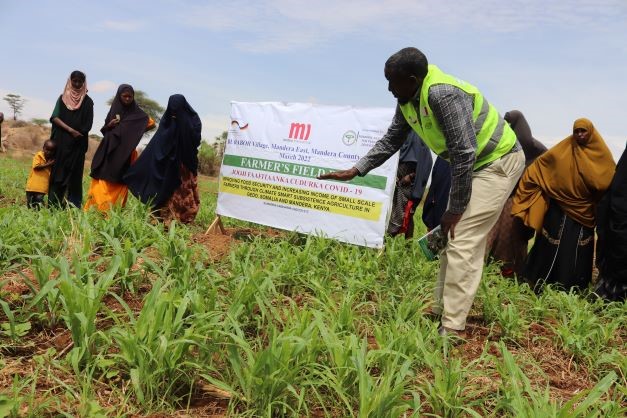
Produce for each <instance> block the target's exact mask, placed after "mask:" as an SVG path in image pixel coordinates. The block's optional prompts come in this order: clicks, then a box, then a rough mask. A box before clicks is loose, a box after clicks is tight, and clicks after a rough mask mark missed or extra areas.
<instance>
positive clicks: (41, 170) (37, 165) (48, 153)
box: [26, 140, 57, 209]
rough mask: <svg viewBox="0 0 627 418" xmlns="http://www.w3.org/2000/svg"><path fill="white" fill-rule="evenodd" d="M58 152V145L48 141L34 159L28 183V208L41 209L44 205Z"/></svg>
mask: <svg viewBox="0 0 627 418" xmlns="http://www.w3.org/2000/svg"><path fill="white" fill-rule="evenodd" d="M56 150H57V146H56V144H55V143H54V142H52V141H51V140H47V141H46V142H44V147H43V151H39V152H38V153H37V154H35V156H34V157H33V165H32V168H31V170H30V174H29V175H28V181H27V182H26V206H28V207H29V208H33V209H39V207H40V206H43V204H44V196H45V195H46V194H47V193H48V182H49V180H50V171H51V167H52V165H53V164H54V154H55V151H56Z"/></svg>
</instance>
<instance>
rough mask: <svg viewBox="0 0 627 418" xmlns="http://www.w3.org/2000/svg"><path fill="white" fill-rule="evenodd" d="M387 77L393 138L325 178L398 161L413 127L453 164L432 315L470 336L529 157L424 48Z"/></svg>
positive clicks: (388, 69) (397, 61) (409, 53)
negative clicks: (486, 266)
mask: <svg viewBox="0 0 627 418" xmlns="http://www.w3.org/2000/svg"><path fill="white" fill-rule="evenodd" d="M385 78H386V79H387V80H388V90H389V91H390V92H391V93H392V94H393V95H394V97H395V98H396V99H397V100H398V105H397V108H396V113H395V115H394V119H393V120H392V123H391V125H390V126H389V128H388V131H387V133H386V134H385V135H384V136H383V138H381V139H380V140H379V141H378V142H377V143H376V144H375V145H374V146H373V147H372V149H371V150H370V151H369V152H368V154H366V155H365V156H364V157H363V158H362V159H361V160H359V161H358V162H357V163H356V164H355V166H354V167H352V168H350V169H348V170H341V171H335V172H331V173H327V174H324V175H321V176H320V177H319V178H320V179H333V180H342V181H348V180H351V179H352V178H354V177H355V176H358V175H359V176H364V175H365V174H366V173H368V172H369V171H370V170H372V169H373V168H376V167H378V166H380V165H381V164H382V163H383V162H384V161H385V160H387V159H388V158H389V157H390V156H392V155H393V154H394V153H395V152H396V151H397V150H398V149H399V148H400V147H401V145H402V143H403V141H404V140H405V138H406V137H407V133H408V132H409V131H410V130H411V129H413V130H414V131H416V132H417V133H418V135H419V136H420V137H421V138H422V139H423V141H424V143H425V144H426V145H427V146H428V147H429V148H430V149H431V150H432V151H433V152H434V153H436V154H437V155H438V156H440V157H442V158H444V159H445V160H447V161H449V162H450V165H451V175H452V176H451V191H450V194H449V204H448V208H447V210H446V212H445V213H444V215H443V216H442V220H441V223H440V225H441V227H442V232H443V233H444V234H445V235H446V236H448V237H450V238H449V240H448V243H447V245H446V248H445V249H444V251H443V253H442V255H441V257H440V258H441V261H440V273H439V276H438V281H437V283H436V287H435V304H434V306H433V308H432V311H433V313H435V314H436V315H441V326H440V329H439V332H440V334H441V335H449V334H452V335H458V336H463V335H464V334H463V331H464V329H465V328H466V318H467V316H468V312H469V311H470V307H471V306H472V303H473V300H474V298H475V294H476V293H477V289H478V287H479V282H480V281H481V275H482V272H483V261H484V254H485V248H486V239H487V235H488V232H489V231H490V229H491V228H492V226H493V225H494V224H495V223H496V221H497V219H498V217H499V215H500V213H501V210H502V208H503V205H504V204H505V201H506V200H507V198H508V196H509V194H510V192H511V191H512V190H513V188H514V186H515V185H516V183H517V182H518V179H519V178H520V176H521V174H522V171H523V170H524V166H525V157H524V154H523V152H522V149H521V147H520V145H519V144H518V142H517V140H516V135H515V134H514V132H513V131H512V129H511V128H510V127H509V125H508V124H507V123H506V122H505V121H504V120H503V117H502V116H501V115H500V114H499V113H498V112H497V110H496V109H495V108H494V106H492V105H491V104H490V103H488V101H487V100H486V99H485V98H484V97H483V95H482V94H481V92H480V91H479V90H478V89H477V88H476V87H474V86H472V85H471V84H469V83H466V82H464V81H462V80H459V79H457V78H455V77H453V76H451V75H449V74H446V73H444V72H442V71H441V70H440V69H439V68H438V67H436V66H435V65H429V63H428V61H427V58H426V56H425V55H424V54H423V53H422V52H421V51H419V50H418V49H416V48H404V49H401V50H400V51H398V52H397V53H395V54H394V55H392V56H391V57H390V58H389V59H388V60H387V61H386V63H385Z"/></svg>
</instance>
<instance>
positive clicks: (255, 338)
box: [0, 155, 627, 418]
mask: <svg viewBox="0 0 627 418" xmlns="http://www.w3.org/2000/svg"><path fill="white" fill-rule="evenodd" d="M28 168H29V161H26V160H18V159H12V158H10V157H6V156H5V155H3V156H0V417H5V416H9V417H155V418H156V417H171V416H174V417H326V416H328V417H360V418H366V417H375V418H378V417H424V416H439V417H478V416H489V417H501V416H507V417H624V416H626V415H627V402H626V399H627V378H626V376H627V326H626V318H627V305H626V304H625V303H622V304H619V303H613V304H604V303H602V302H600V301H598V300H594V299H593V298H591V297H589V296H590V295H588V294H583V295H582V294H574V293H573V294H568V293H564V292H560V291H556V290H553V289H547V290H545V291H544V292H543V293H542V294H540V295H536V294H534V293H533V292H532V291H531V290H530V288H529V287H528V286H527V285H526V284H518V283H516V282H515V281H513V280H511V279H505V278H502V277H500V276H499V275H498V273H497V272H498V267H496V266H494V267H490V268H487V269H486V270H485V274H484V278H483V281H482V285H481V287H480V290H479V292H478V295H477V299H476V300H475V303H474V305H473V309H472V311H471V314H470V319H469V324H468V328H467V329H468V331H469V333H470V336H469V338H468V339H467V340H465V341H454V340H449V339H443V338H442V337H440V336H438V333H437V328H438V323H437V322H435V321H434V320H433V319H430V318H429V317H428V316H426V315H425V311H426V310H427V309H428V308H429V306H430V303H431V301H432V290H433V285H434V282H435V278H436V275H437V270H438V263H437V261H436V262H429V261H427V260H426V259H425V258H424V257H423V256H422V255H421V253H420V250H419V247H418V245H417V244H416V243H415V242H413V241H409V242H407V241H405V240H404V239H403V238H397V239H387V241H386V246H385V250H384V251H377V250H372V249H366V248H361V247H357V246H352V245H346V244H342V243H338V242H335V241H332V240H328V239H324V238H319V237H305V236H301V235H298V234H295V233H289V232H284V231H276V230H272V229H269V228H266V227H262V226H258V225H252V224H248V223H244V222H240V221H236V220H232V219H230V220H229V219H227V220H225V224H226V227H227V231H228V232H229V235H227V236H221V235H205V234H204V232H205V229H206V228H207V226H208V225H209V224H210V222H211V221H212V219H213V218H214V216H215V204H216V197H217V194H216V184H215V180H211V179H207V178H204V179H202V180H201V182H200V183H201V190H202V194H201V199H202V209H201V212H200V214H199V216H198V218H197V220H196V223H195V224H194V225H192V226H184V225H180V224H176V223H172V224H171V225H169V228H166V227H165V226H164V225H163V224H161V223H158V222H156V221H154V220H153V219H152V217H151V215H150V213H149V211H148V210H147V209H146V208H145V207H144V206H142V205H141V204H139V203H138V201H136V200H135V199H132V198H129V204H128V205H127V207H126V208H123V209H116V210H114V211H112V212H111V213H110V215H109V216H108V217H103V216H101V215H100V214H98V213H93V212H90V213H84V212H82V211H79V210H66V211H50V210H48V209H42V210H40V211H33V210H28V209H27V208H26V206H25V203H24V200H25V199H24V191H23V187H24V183H25V181H26V177H27V173H28ZM87 178H88V177H87V176H86V177H85V181H87ZM421 232H422V231H418V232H417V235H418V234H420V233H421Z"/></svg>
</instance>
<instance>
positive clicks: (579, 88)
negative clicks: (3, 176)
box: [0, 0, 627, 158]
mask: <svg viewBox="0 0 627 418" xmlns="http://www.w3.org/2000/svg"><path fill="white" fill-rule="evenodd" d="M0 39H2V52H1V53H0V56H1V57H2V64H1V65H0V95H2V96H4V95H5V94H6V93H9V92H12V93H17V94H20V95H22V96H24V97H25V98H27V99H28V103H27V104H26V107H25V109H24V116H23V117H24V118H25V119H29V118H34V117H39V118H48V117H49V115H50V113H51V112H52V108H53V106H54V102H55V100H56V99H57V97H58V95H59V94H60V93H61V91H62V89H63V86H64V85H65V81H66V79H67V77H68V75H69V73H70V72H71V71H72V70H74V69H81V70H83V71H85V72H86V73H87V81H88V87H89V90H90V91H89V94H90V96H91V97H92V98H93V99H94V102H95V104H96V107H95V112H96V117H95V121H94V131H97V130H98V129H99V128H100V127H101V125H102V123H103V120H104V116H105V114H106V111H107V106H106V104H105V102H106V100H107V99H108V98H109V97H111V96H112V95H113V94H114V93H115V90H116V86H117V85H118V84H119V83H130V84H132V85H133V86H134V87H135V88H136V89H141V90H144V91H145V92H147V93H148V95H149V96H150V97H152V98H154V99H156V100H157V101H159V102H160V103H162V104H163V105H165V104H166V103H167V99H168V97H169V95H170V94H174V93H182V94H184V95H185V96H186V97H187V99H188V101H189V102H190V104H191V105H192V106H193V107H194V108H195V109H196V110H197V111H198V113H199V114H200V115H201V117H202V119H203V124H204V127H203V137H204V138H206V139H209V140H211V139H212V138H213V137H215V136H216V135H218V134H219V133H220V132H222V131H223V130H226V129H227V127H228V122H229V119H228V116H229V110H230V102H231V101H232V100H236V101H282V102H314V103H318V104H330V105H353V106H359V107H371V106H372V107H393V106H394V105H395V101H394V98H393V97H392V95H391V94H390V93H389V92H388V91H387V83H386V80H385V78H384V77H383V64H384V62H385V60H386V59H387V58H388V57H389V56H390V55H391V54H392V53H394V52H396V51H397V50H399V49H400V48H402V47H405V46H415V47H417V48H419V49H421V50H422V51H423V52H425V54H426V55H427V57H428V58H429V61H430V62H431V63H433V64H436V65H438V66H439V67H440V68H442V69H443V70H444V71H446V72H449V73H451V74H453V75H455V76H457V77H459V78H462V79H465V80H467V81H469V82H470V83H472V84H474V85H476V86H477V87H479V88H480V89H481V90H482V92H483V93H484V95H485V96H486V97H487V98H488V100H490V102H491V103H493V104H494V105H495V106H496V107H497V109H499V111H500V112H501V113H504V112H505V111H507V110H510V109H515V108H516V109H519V110H521V111H523V113H524V114H525V115H526V116H527V119H528V120H529V122H530V124H531V128H532V130H533V132H534V135H535V136H536V137H537V138H538V139H540V140H542V141H543V142H544V143H545V144H547V145H552V144H554V143H556V142H557V141H559V140H560V139H562V138H564V137H565V136H567V135H568V134H569V132H570V130H571V128H572V123H573V121H574V120H575V119H576V118H578V117H588V118H590V119H591V120H592V121H593V123H594V124H595V126H596V127H597V129H598V130H599V132H600V133H601V135H603V137H604V138H605V139H606V142H608V143H609V145H610V148H611V149H612V151H613V152H614V155H615V157H616V158H617V157H618V156H619V155H620V153H621V152H622V150H623V149H624V148H625V143H626V140H627V126H626V125H625V120H626V119H627V104H626V103H625V96H626V95H627V0H509V1H496V0H482V1H479V0H450V1H447V0H439V1H438V0H426V1H425V0H413V1H406V0H405V1H401V0H365V1H342V0H322V1H316V0H309V1H307V0H275V1H272V0H257V1H238V0H232V1H190V0H184V1H170V0H150V1H144V0H137V1H132V0H124V1H116V0H110V1H106V2H101V1H69V0H56V1H52V0H50V1H48V0H41V1H37V0H33V1H14V0H0ZM0 111H3V112H4V113H5V114H10V112H9V109H8V107H7V106H6V103H5V102H4V101H1V102H0Z"/></svg>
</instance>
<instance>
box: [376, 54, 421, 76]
mask: <svg viewBox="0 0 627 418" xmlns="http://www.w3.org/2000/svg"><path fill="white" fill-rule="evenodd" d="M428 65H429V61H427V57H426V56H425V54H423V53H422V52H421V51H420V50H419V49H418V48H414V47H408V48H403V49H401V50H400V51H398V52H396V53H395V54H393V55H392V56H391V57H390V58H388V60H387V61H386V62H385V68H386V69H388V70H389V71H391V72H393V73H395V74H399V75H402V76H406V77H409V76H412V75H413V76H417V77H420V78H425V77H426V76H427V66H428Z"/></svg>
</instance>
